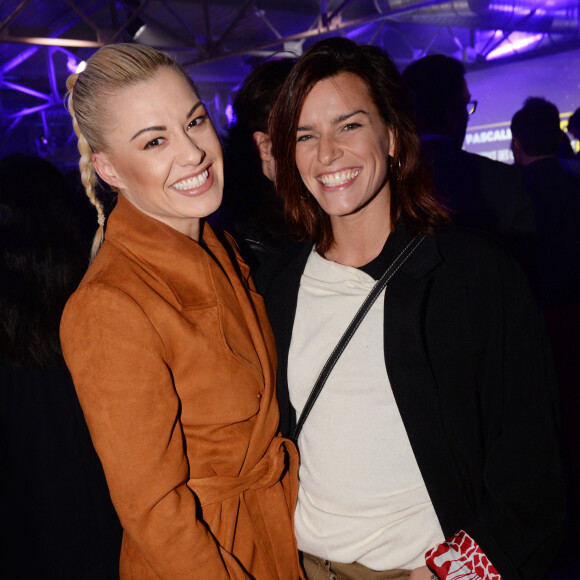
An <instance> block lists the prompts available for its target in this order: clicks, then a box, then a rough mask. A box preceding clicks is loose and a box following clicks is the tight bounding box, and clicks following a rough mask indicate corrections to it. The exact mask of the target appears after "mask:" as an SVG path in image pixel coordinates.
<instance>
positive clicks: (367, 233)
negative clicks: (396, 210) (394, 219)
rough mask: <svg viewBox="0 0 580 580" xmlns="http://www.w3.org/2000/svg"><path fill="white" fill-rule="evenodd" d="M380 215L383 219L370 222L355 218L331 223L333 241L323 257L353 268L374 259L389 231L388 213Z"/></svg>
mask: <svg viewBox="0 0 580 580" xmlns="http://www.w3.org/2000/svg"><path fill="white" fill-rule="evenodd" d="M351 217H353V218H354V217H355V216H351ZM381 217H382V218H383V219H380V220H374V223H372V224H369V223H368V222H365V221H364V220H356V219H352V220H348V221H347V222H345V221H341V222H340V223H338V224H334V223H333V225H332V233H333V236H334V242H333V243H332V246H330V248H329V250H328V251H327V252H326V254H325V256H324V257H325V258H326V259H327V260H332V261H333V262H337V263H338V264H343V265H345V266H353V267H355V268H359V267H360V266H364V265H365V264H368V263H369V262H371V261H372V260H374V259H375V258H376V257H377V256H378V255H379V254H380V253H381V250H382V249H383V246H384V245H385V242H386V241H387V238H388V237H389V234H390V233H391V220H390V218H389V216H388V214H387V216H384V215H382V216H381Z"/></svg>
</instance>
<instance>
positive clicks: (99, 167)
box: [91, 153, 122, 189]
mask: <svg viewBox="0 0 580 580" xmlns="http://www.w3.org/2000/svg"><path fill="white" fill-rule="evenodd" d="M91 162H92V163H93V167H94V168H95V171H96V172H97V174H98V175H99V177H100V178H101V179H102V180H103V181H104V182H105V183H108V184H109V185H110V186H111V187H116V188H118V189H119V188H121V187H122V183H121V180H120V179H119V176H118V175H117V172H116V171H115V168H114V167H113V164H112V163H111V160H110V159H109V157H108V155H107V154H106V153H93V154H92V155H91Z"/></svg>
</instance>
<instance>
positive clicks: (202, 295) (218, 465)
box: [61, 196, 300, 580]
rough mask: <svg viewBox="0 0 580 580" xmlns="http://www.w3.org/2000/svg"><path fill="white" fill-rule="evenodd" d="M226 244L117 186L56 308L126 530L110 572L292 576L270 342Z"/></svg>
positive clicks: (259, 307) (288, 501) (258, 302)
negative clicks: (164, 217) (102, 232)
mask: <svg viewBox="0 0 580 580" xmlns="http://www.w3.org/2000/svg"><path fill="white" fill-rule="evenodd" d="M228 239H229V238H226V240H225V245H224V244H222V243H221V242H220V241H219V240H218V237H216V234H215V233H214V232H213V231H212V230H211V228H210V227H209V226H207V225H206V226H205V228H204V231H203V241H204V242H205V245H206V246H207V251H206V250H205V249H204V248H203V247H202V246H201V245H200V244H198V243H196V242H194V241H192V240H191V239H189V238H188V237H186V236H184V235H183V234H181V233H179V232H177V231H176V230H174V229H172V228H171V227H169V226H167V225H165V224H164V223H162V222H160V221H158V220H155V219H153V218H151V217H149V216H146V215H145V214H143V213H141V212H140V211H138V210H137V209H136V208H135V207H134V206H133V205H131V204H130V203H129V202H128V201H126V200H125V199H124V198H123V197H121V196H119V200H118V202H117V206H116V208H115V209H114V210H113V212H112V214H111V216H110V218H109V220H108V223H107V231H106V241H105V243H104V245H103V246H102V248H101V249H100V251H99V253H98V255H97V257H96V259H95V261H94V262H93V264H92V265H91V267H90V268H89V270H88V272H87V274H86V276H85V278H84V279H83V281H82V282H81V284H80V286H79V288H78V290H77V291H76V292H75V293H74V294H73V296H72V297H71V298H70V300H69V302H68V304H67V306H66V309H65V312H64V315H63V319H62V323H61V340H62V345H63V351H64V356H65V359H66V362H67V365H68V367H69V369H70V371H71V374H72V376H73V380H74V383H75V388H76V390H77V393H78V397H79V400H80V402H81V405H82V408H83V412H84V414H85V417H86V420H87V424H88V426H89V429H90V431H91V436H92V439H93V443H94V445H95V448H96V450H97V453H98V454H99V457H100V459H101V462H102V464H103V468H104V470H105V474H106V477H107V482H108V485H109V488H110V492H111V497H112V500H113V503H114V505H115V507H116V509H117V512H118V514H119V517H120V520H121V523H122V524H123V528H124V535H123V544H122V549H121V561H120V573H121V578H122V580H127V579H131V580H133V579H134V580H148V579H150V578H151V579H153V578H155V579H157V578H163V579H167V580H179V579H182V578H183V579H185V578H187V579H192V578H203V579H211V580H217V579H220V578H236V579H237V578H256V579H258V580H261V579H274V578H280V579H288V580H296V578H298V577H299V576H300V572H299V564H298V555H297V550H296V543H295V539H294V536H293V522H292V519H293V518H292V514H293V510H294V502H295V496H296V489H297V476H296V463H297V458H296V452H295V450H294V448H293V446H292V444H291V443H289V442H288V441H287V440H285V439H282V438H281V437H279V436H278V435H277V429H278V417H279V413H278V406H277V403H276V400H275V385H274V380H275V375H276V368H275V367H276V362H275V356H276V355H275V346H274V339H273V335H272V332H271V329H270V326H269V323H268V321H267V318H266V313H265V308H264V305H263V301H262V298H261V297H260V296H259V295H258V294H257V293H256V292H255V291H254V289H253V285H252V283H251V282H250V281H249V273H248V268H247V266H246V265H245V264H244V263H243V262H241V259H240V258H239V257H238V254H237V252H236V251H235V250H234V248H233V247H232V246H231V245H229V242H228V241H227V240H228ZM211 254H213V258H212V256H211ZM240 274H241V276H240ZM288 466H290V467H288Z"/></svg>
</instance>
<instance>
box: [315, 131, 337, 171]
mask: <svg viewBox="0 0 580 580" xmlns="http://www.w3.org/2000/svg"><path fill="white" fill-rule="evenodd" d="M341 154H342V152H341V148H340V145H339V144H338V142H337V140H336V139H335V138H334V136H332V135H321V136H320V140H319V145H318V160H319V161H320V163H322V164H323V165H331V164H332V163H333V162H334V161H336V160H337V159H338V158H339V157H340V156H341Z"/></svg>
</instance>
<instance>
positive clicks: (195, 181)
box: [171, 169, 209, 191]
mask: <svg viewBox="0 0 580 580" xmlns="http://www.w3.org/2000/svg"><path fill="white" fill-rule="evenodd" d="M208 177H209V169H206V170H205V171H204V172H203V173H200V174H199V175H194V176H193V177H190V178H189V179H184V180H183V181H178V182H177V183H174V184H173V185H172V186H171V187H173V188H174V189H179V190H180V191H185V190H187V189H195V188H196V187H199V186H200V185H203V184H204V183H205V182H206V181H207V178H208Z"/></svg>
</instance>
